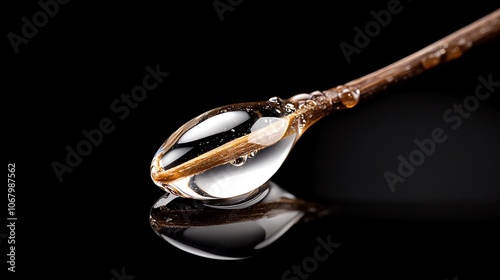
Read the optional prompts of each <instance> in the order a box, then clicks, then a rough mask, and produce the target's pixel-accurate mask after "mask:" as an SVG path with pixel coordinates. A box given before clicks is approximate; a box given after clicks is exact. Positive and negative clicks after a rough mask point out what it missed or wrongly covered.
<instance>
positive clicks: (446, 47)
mask: <svg viewBox="0 0 500 280" xmlns="http://www.w3.org/2000/svg"><path fill="white" fill-rule="evenodd" d="M499 34H500V9H497V10H495V11H494V12H492V13H490V14H488V15H486V16H484V17H483V18H481V19H479V20H477V21H475V22H473V23H471V24H469V25H467V26H465V27H463V28H461V29H459V30H457V31H455V32H453V33H451V34H450V35H448V36H446V37H444V38H442V39H441V40H439V41H436V42H434V43H433V44H431V45H429V46H427V47H425V48H423V49H421V50H420V51H417V52H415V53H413V54H411V55H409V56H407V57H405V58H403V59H401V60H399V61H396V62H394V63H392V64H390V65H388V66H386V67H384V68H381V69H379V70H377V71H375V72H372V73H370V74H368V75H366V76H363V77H360V78H358V79H355V80H353V81H350V82H348V83H346V84H345V85H344V86H345V87H348V88H350V89H352V90H354V91H357V92H359V95H360V98H366V97H369V96H371V95H372V94H374V93H377V92H380V91H382V90H384V89H386V88H387V87H388V86H391V85H393V84H395V83H397V82H399V81H401V80H406V79H408V78H410V77H412V76H415V75H417V74H419V73H421V72H424V71H425V70H428V69H431V68H434V67H436V66H438V65H441V64H443V63H445V62H448V61H451V60H454V59H456V58H458V57H460V56H461V55H462V54H464V53H465V52H466V51H468V50H469V49H470V48H471V47H472V46H475V45H478V44H481V43H483V42H486V41H488V40H490V39H492V38H493V37H495V36H497V35H499ZM332 90H335V88H332V89H329V90H328V91H332Z"/></svg>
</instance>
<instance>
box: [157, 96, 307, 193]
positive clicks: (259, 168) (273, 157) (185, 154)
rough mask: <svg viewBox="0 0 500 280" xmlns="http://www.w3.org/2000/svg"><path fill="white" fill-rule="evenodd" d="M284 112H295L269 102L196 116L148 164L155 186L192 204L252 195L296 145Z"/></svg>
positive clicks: (280, 103) (277, 102)
mask: <svg viewBox="0 0 500 280" xmlns="http://www.w3.org/2000/svg"><path fill="white" fill-rule="evenodd" d="M287 112H293V110H291V106H290V105H287V104H285V102H283V100H281V99H279V98H271V100H269V101H265V102H253V103H242V104H236V105H230V106H225V107H221V108H218V109H214V110H211V111H209V112H207V113H205V114H203V115H200V116H199V117H197V118H195V119H193V120H192V121H190V122H188V123H187V124H186V125H185V126H183V127H181V128H180V129H179V130H178V131H177V132H176V133H174V134H173V135H172V136H171V137H170V138H169V139H168V140H167V141H166V142H165V143H164V144H163V145H162V146H161V147H160V149H159V151H158V152H157V153H156V155H155V157H154V158H153V161H152V166H151V174H152V178H153V181H154V182H155V183H156V184H157V185H158V186H160V187H161V188H163V189H164V190H166V191H169V192H172V193H174V194H176V195H178V196H182V197H187V198H194V199H219V198H230V197H234V196H238V195H242V194H245V193H248V192H250V191H252V190H254V189H256V188H257V187H259V186H261V185H262V184H264V183H265V182H267V181H268V180H269V178H270V177H271V176H272V175H273V174H274V173H275V172H276V171H277V170H278V169H279V167H280V166H281V164H282V163H283V161H284V160H285V159H286V157H287V156H288V154H289V152H290V150H291V149H292V147H293V145H294V144H295V142H296V141H297V139H298V130H297V129H296V127H295V126H296V123H295V122H293V120H291V119H289V118H287ZM294 125H295V126H294ZM238 145H239V146H238ZM158 174H160V175H158Z"/></svg>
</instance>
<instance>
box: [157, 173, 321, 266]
mask: <svg viewBox="0 0 500 280" xmlns="http://www.w3.org/2000/svg"><path fill="white" fill-rule="evenodd" d="M260 194H262V195H260V196H256V197H257V198H258V200H256V201H253V202H252V203H250V205H247V204H246V203H245V202H243V203H241V204H240V205H242V207H237V206H238V205H234V204H231V206H228V207H222V206H219V204H223V202H224V201H221V202H220V203H215V202H213V200H210V203H211V204H206V203H205V202H203V201H198V200H193V199H186V198H181V197H177V196H174V195H172V194H165V195H163V196H162V197H161V198H160V199H159V200H158V201H157V202H156V203H155V204H154V205H153V207H152V208H151V212H150V223H151V227H152V228H153V230H154V231H155V232H156V233H157V234H158V236H160V237H161V238H162V239H164V240H165V241H167V242H168V243H170V244H171V245H173V246H175V247H177V248H179V249H181V250H184V251H186V252H189V253H191V254H195V255H198V256H202V257H206V258H213V259H224V260H227V259H242V258H247V257H251V256H253V255H254V254H255V253H256V252H257V250H259V249H262V248H264V247H266V246H268V245H270V244H271V243H273V242H274V241H276V240H277V239H278V238H279V237H281V236H282V235H283V234H284V233H285V232H287V231H288V230H289V229H290V228H291V227H292V226H293V225H294V224H296V223H297V222H298V221H300V220H301V219H303V218H305V217H308V218H314V217H316V215H318V214H319V213H324V212H321V211H319V210H320V209H321V207H318V206H317V205H314V206H311V205H313V204H309V203H307V202H305V201H302V200H300V199H296V198H295V197H294V196H293V195H291V194H290V193H287V192H286V191H284V190H283V189H282V188H280V187H279V186H278V185H276V184H275V183H273V182H269V183H268V184H267V185H266V186H265V187H262V189H261V193H260ZM311 209H314V212H310V210H311ZM324 209H326V208H323V210H324Z"/></svg>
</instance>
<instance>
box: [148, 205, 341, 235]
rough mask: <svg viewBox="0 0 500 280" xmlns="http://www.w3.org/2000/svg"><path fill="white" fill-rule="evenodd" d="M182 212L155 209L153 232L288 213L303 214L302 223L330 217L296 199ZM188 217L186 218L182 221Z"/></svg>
mask: <svg viewBox="0 0 500 280" xmlns="http://www.w3.org/2000/svg"><path fill="white" fill-rule="evenodd" d="M198 207H199V208H191V207H188V208H184V209H158V210H156V211H157V212H156V213H154V214H152V218H151V219H152V221H151V222H152V225H153V227H155V228H188V227H201V226H214V225H221V224H232V223H240V222H245V221H254V220H258V219H260V218H263V217H265V216H273V215H276V214H280V213H283V212H288V211H301V212H303V213H304V217H303V218H302V221H309V220H312V219H315V218H318V217H322V216H325V215H329V214H331V212H332V211H333V209H332V208H328V207H325V206H323V205H320V204H317V203H312V202H307V201H304V200H300V199H290V198H280V199H279V200H277V201H273V202H267V203H257V204H254V205H252V206H249V207H246V208H242V209H216V208H211V207H207V206H198ZM186 217H188V218H186Z"/></svg>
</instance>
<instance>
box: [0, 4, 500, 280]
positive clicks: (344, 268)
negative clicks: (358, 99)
mask: <svg viewBox="0 0 500 280" xmlns="http://www.w3.org/2000/svg"><path fill="white" fill-rule="evenodd" d="M24 2H25V3H22V5H18V6H12V7H8V8H4V9H3V14H4V18H5V21H4V24H3V26H4V27H6V30H4V34H5V35H6V34H8V33H9V32H14V33H16V34H20V33H21V28H22V25H23V22H22V21H21V18H22V17H23V16H26V17H27V18H29V19H31V18H32V16H33V14H34V13H35V12H37V11H39V10H40V7H39V5H38V4H37V3H36V1H24ZM163 2H166V1H140V2H139V1H135V2H123V1H122V2H121V3H116V4H104V3H100V2H97V3H89V2H86V1H71V2H69V3H68V4H66V5H60V10H59V12H58V14H57V15H55V16H54V17H53V18H50V19H49V21H48V24H47V25H46V26H44V27H42V28H40V29H39V30H38V33H37V34H36V35H35V36H34V37H33V38H31V39H29V42H28V43H27V44H22V45H20V46H19V52H18V53H17V54H16V53H15V52H14V50H13V48H12V45H11V44H10V42H9V40H8V38H7V36H5V37H4V46H6V47H7V48H4V50H5V51H4V54H5V59H4V61H5V63H3V65H4V67H5V70H4V79H5V80H4V91H3V93H4V94H3V98H4V101H3V102H4V108H5V109H4V112H5V113H4V114H5V119H4V129H5V130H4V139H6V140H7V142H6V143H5V148H4V149H5V150H6V153H7V157H6V160H7V162H8V163H10V162H15V163H16V179H17V180H16V199H17V203H16V207H17V209H16V215H17V217H18V221H17V227H16V245H17V246H16V269H17V271H18V272H16V274H15V275H16V276H22V275H28V274H31V275H35V277H49V278H53V279H62V278H65V279H66V278H76V277H81V278H82V279H83V278H85V279H112V278H113V277H114V275H113V273H112V272H111V271H113V270H116V271H118V272H120V271H122V268H125V271H126V274H127V275H131V276H135V278H134V279H172V278H174V277H176V278H177V279H181V278H182V277H188V278H189V279H203V278H207V277H208V278H217V279H236V278H238V277H251V278H256V277H259V278H263V279H281V277H282V275H283V273H284V272H285V271H286V270H288V269H290V267H291V266H292V265H294V264H297V265H300V264H301V263H302V261H303V260H304V259H305V258H307V257H309V256H312V252H313V250H314V248H315V247H316V246H317V245H318V243H317V241H316V238H317V237H322V238H325V237H326V236H328V235H330V236H331V238H332V240H333V241H335V242H337V243H340V244H341V246H340V247H339V248H338V249H337V250H336V251H335V252H334V253H333V254H332V255H331V256H330V257H329V258H328V260H327V261H325V262H320V263H319V265H318V268H317V270H316V271H314V272H313V273H311V274H310V275H309V279H368V278H385V279H440V280H441V279H455V277H456V278H457V279H486V278H483V277H485V276H487V275H488V276H490V278H491V279H493V278H495V276H496V277H498V275H499V274H500V273H499V271H498V263H499V258H498V251H499V249H500V241H499V240H498V236H500V231H499V229H498V221H499V218H500V212H499V207H498V205H499V203H500V192H499V190H498V186H499V185H500V184H499V183H500V180H499V178H498V171H499V168H498V167H499V161H498V157H499V156H500V149H499V147H498V143H500V141H499V140H500V132H499V129H498V127H499V124H500V119H499V117H500V115H499V112H498V106H499V105H500V98H499V97H498V94H497V93H498V92H496V93H494V94H492V96H491V97H490V98H488V99H487V100H485V101H481V103H480V105H479V108H478V109H477V110H476V111H474V112H471V116H470V118H468V119H464V120H463V123H462V126H461V127H460V128H459V129H457V130H452V129H450V124H449V123H446V122H444V121H443V117H442V115H443V112H445V111H446V110H447V109H449V108H451V106H452V105H453V104H454V103H462V101H463V100H464V98H465V97H467V96H470V95H472V94H474V91H475V88H476V86H477V85H478V84H479V82H478V80H477V77H478V76H480V75H481V76H483V77H488V75H490V74H491V75H493V80H496V81H498V80H500V76H498V75H499V74H498V70H499V67H498V62H499V61H498V49H499V46H500V44H499V43H500V41H499V40H498V39H495V40H493V41H491V42H489V43H488V44H485V45H481V46H475V47H474V48H473V49H472V50H471V51H470V52H469V53H467V54H466V55H464V56H463V57H461V58H459V59H458V60H455V61H452V62H450V63H448V64H446V65H442V66H440V67H439V68H435V69H432V70H429V71H427V72H425V73H423V74H421V75H420V76H418V77H415V78H412V79H410V80H408V81H406V82H405V83H402V84H399V85H397V86H395V87H393V88H391V89H388V90H387V91H385V92H384V93H381V94H380V95H378V96H377V97H376V98H374V99H371V100H369V101H367V102H366V103H363V104H362V105H361V104H360V106H359V107H358V108H355V109H352V110H349V111H346V112H341V113H338V114H337V113H335V114H332V115H330V116H328V117H326V118H325V119H323V120H321V121H320V122H318V123H317V124H315V125H314V126H313V127H312V128H311V129H310V130H309V131H307V132H306V133H305V134H304V135H303V136H302V138H301V139H300V140H299V142H298V143H297V144H296V146H295V147H294V149H293V150H292V152H291V154H290V155H289V157H288V159H287V161H286V162H285V163H284V165H283V166H282V168H281V169H280V170H279V171H278V173H276V175H275V176H274V177H273V181H274V182H276V183H277V184H278V185H280V186H281V187H283V188H285V189H287V190H288V191H290V192H292V193H293V194H295V195H297V196H298V197H301V198H304V199H309V200H318V201H322V202H326V203H331V204H333V205H341V206H342V207H341V208H340V210H339V212H338V213H336V214H335V215H333V216H331V217H324V218H321V219H317V220H314V221H311V222H308V223H299V224H297V225H295V226H294V227H292V228H291V229H290V230H289V231H288V232H287V233H286V234H285V235H283V236H282V237H281V238H280V239H278V240H277V241H276V242H274V243H273V244H271V245H270V246H269V247H266V248H264V249H261V250H259V251H258V252H257V255H256V256H255V257H253V258H250V259H246V260H241V261H219V260H211V259H204V258H201V257H198V256H195V255H191V254H188V253H186V252H184V251H181V250H179V249H177V248H174V247H172V246H170V245H169V244H167V243H166V242H164V241H163V240H161V239H160V238H159V237H158V236H156V234H155V233H154V232H153V231H152V229H151V228H150V225H149V221H148V215H149V209H150V207H151V206H152V205H153V203H154V202H155V201H156V200H157V199H158V198H159V197H160V196H161V195H162V194H163V192H162V191H161V190H160V189H159V188H157V187H156V186H155V185H154V184H153V183H152V181H151V179H150V177H149V165H150V162H151V159H152V157H153V155H154V153H155V152H156V150H157V149H158V147H159V146H160V145H161V143H162V142H163V141H164V140H165V139H166V138H167V137H168V136H169V135H170V134H171V133H172V132H173V131H174V130H175V129H177V128H178V127H179V126H181V125H182V124H184V123H185V122H186V121H188V120H189V119H191V118H192V117H194V116H196V115H198V114H200V113H202V112H205V111H207V110H209V109H212V108H215V107H217V106H221V105H227V104H231V103H237V102H247V101H258V100H265V99H268V98H270V97H272V96H280V97H282V98H287V97H290V96H292V95H295V94H298V93H301V92H312V91H314V90H324V89H328V88H330V87H334V86H337V85H340V84H343V83H346V82H348V81H350V80H352V79H355V78H358V77H360V76H362V75H365V74H368V73H369V72H371V71H374V70H376V69H378V68H380V67H383V66H385V65H387V64H389V63H391V62H394V61H396V60H397V59H400V58H402V57H404V56H406V55H408V54H411V53H412V52H414V51H417V50H419V49H420V48H423V47H425V46H426V45H428V44H430V43H432V42H434V41H436V40H438V39H440V38H442V37H444V36H445V35H447V34H449V33H451V32H453V31H455V30H457V29H459V28H461V27H463V26H465V25H467V24H469V23H471V22H473V21H474V20H476V19H479V18H480V17H482V16H484V15H486V14H488V13H489V12H491V11H493V10H495V9H496V8H497V6H498V5H495V4H494V3H493V2H494V1H469V2H456V1H454V2H451V3H450V5H442V6H439V5H436V4H435V3H434V2H433V1H402V2H401V6H402V7H403V11H402V12H401V13H400V14H397V15H393V16H392V18H391V22H390V23H389V25H388V26H387V27H384V28H382V29H381V31H380V34H379V35H377V36H375V37H374V38H372V39H371V42H370V43H369V45H368V46H366V47H365V48H363V49H362V50H361V52H360V53H359V54H354V55H353V56H352V57H351V58H352V61H351V63H347V61H346V59H345V57H344V55H343V54H342V52H341V50H340V48H339V44H340V43H341V42H347V43H349V44H353V39H354V30H353V28H354V27H355V26H358V27H361V28H364V26H365V25H366V24H367V23H368V22H370V21H372V20H373V17H372V16H371V15H370V11H371V10H375V11H379V10H381V9H385V8H386V7H387V3H388V1H371V3H369V4H366V3H363V2H359V1H332V2H330V3H329V4H326V3H323V2H320V1H296V2H293V3H290V2H291V1H279V2H273V3H269V2H267V1H242V3H240V4H239V5H236V6H235V7H234V10H232V11H228V12H225V13H224V14H223V16H224V20H223V21H221V20H220V18H219V16H218V14H217V11H216V10H215V8H214V6H213V1H198V2H193V1H170V2H169V4H166V3H163ZM221 2H224V3H225V1H222V0H221ZM234 2H236V3H237V2H238V1H234ZM325 2H326V1H325ZM158 64H159V65H160V66H159V68H160V69H161V70H162V71H165V72H169V73H170V75H169V76H168V77H167V78H165V79H164V81H163V82H162V83H161V84H160V85H159V86H158V87H157V88H156V89H154V90H153V91H151V92H149V93H148V95H147V98H146V99H145V100H144V101H142V102H140V103H139V105H138V107H137V108H135V109H132V110H131V111H130V114H129V115H127V117H126V118H125V119H123V120H120V119H119V118H118V114H116V113H114V112H113V111H112V110H111V109H110V105H111V103H112V102H113V101H114V100H116V99H117V98H120V95H121V94H123V93H125V94H129V93H130V91H131V89H132V88H133V87H135V86H137V85H140V84H141V83H142V78H143V77H144V76H145V75H146V74H147V72H146V70H145V67H146V66H148V65H149V66H151V67H152V68H155V67H156V65H158ZM497 91H498V90H497ZM103 118H110V119H111V120H112V121H113V124H114V125H115V129H114V131H113V132H111V133H109V134H106V135H104V138H103V141H102V143H100V144H99V146H97V147H94V148H93V151H92V153H91V154H90V155H89V156H86V157H84V158H83V160H82V162H81V163H80V164H79V165H78V166H77V167H75V168H74V170H73V171H72V172H71V173H66V174H64V175H63V181H62V182H59V181H58V179H57V177H56V175H55V173H54V171H53V169H52V167H51V164H52V163H53V162H54V161H58V162H60V163H64V161H65V156H66V151H65V147H66V146H68V145H69V146H71V147H76V145H77V143H78V142H80V141H81V140H83V139H85V138H84V136H83V135H82V132H81V131H82V130H83V129H87V130H91V129H95V128H97V127H98V125H99V122H100V121H101V120H102V119H103ZM438 127H441V128H443V129H444V130H445V131H446V133H447V136H448V140H447V141H446V142H445V143H443V144H439V145H438V146H437V148H436V151H435V153H434V154H433V155H431V156H429V157H428V158H426V160H425V162H424V163H423V164H422V165H421V166H419V167H417V168H416V170H415V172H414V174H413V175H411V176H410V177H408V178H407V179H406V181H405V182H404V183H401V184H397V185H396V191H395V192H391V190H390V188H389V187H388V185H387V182H386V181H385V179H384V177H383V173H384V172H385V171H392V172H396V170H397V165H398V163H399V161H398V159H397V157H398V155H400V154H401V155H403V156H404V157H407V156H408V154H409V153H410V152H411V151H413V150H414V149H415V148H416V146H415V144H414V143H413V141H414V140H415V139H423V138H428V137H429V136H430V135H431V131H432V130H433V129H435V128H438ZM4 205H5V206H4V207H6V205H7V204H6V203H5V204H4ZM2 232H4V231H2ZM6 245H7V243H6V242H5V239H3V240H2V243H1V247H2V260H4V257H5V255H6V254H7V247H6ZM2 263H3V265H2V267H3V270H6V269H7V265H6V264H5V261H2ZM8 275H9V277H12V276H13V274H12V273H9V274H8ZM174 275H177V276H174ZM2 279H3V278H2ZM8 279H10V278H8ZM130 279H131V278H130Z"/></svg>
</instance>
